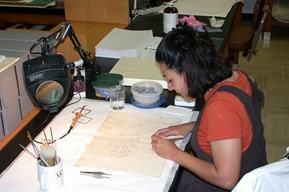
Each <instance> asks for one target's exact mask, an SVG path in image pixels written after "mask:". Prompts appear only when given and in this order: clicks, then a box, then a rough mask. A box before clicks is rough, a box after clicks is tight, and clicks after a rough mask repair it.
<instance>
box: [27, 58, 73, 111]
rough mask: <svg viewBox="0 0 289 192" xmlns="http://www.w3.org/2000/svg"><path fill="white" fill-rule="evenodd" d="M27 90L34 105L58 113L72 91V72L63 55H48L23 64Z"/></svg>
mask: <svg viewBox="0 0 289 192" xmlns="http://www.w3.org/2000/svg"><path fill="white" fill-rule="evenodd" d="M23 71H24V77H25V83H26V88H27V90H28V93H29V95H30V97H31V98H32V100H33V101H34V103H35V104H36V105H38V106H40V107H41V108H42V109H44V110H48V111H49V112H51V113H53V112H57V111H58V108H59V107H61V106H62V105H63V104H64V103H66V101H67V99H68V96H69V93H70V92H71V91H72V86H71V75H70V70H69V69H68V67H67V65H66V61H65V59H64V57H63V56H62V55H46V56H42V57H37V58H34V59H31V60H28V61H25V62H24V63H23Z"/></svg>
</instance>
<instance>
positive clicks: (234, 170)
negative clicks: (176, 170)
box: [170, 138, 242, 190]
mask: <svg viewBox="0 0 289 192" xmlns="http://www.w3.org/2000/svg"><path fill="white" fill-rule="evenodd" d="M211 148H212V156H213V161H214V163H209V162H206V161H203V160H201V159H199V158H196V157H195V156H192V155H191V154H188V153H185V152H183V151H181V150H178V151H177V150H176V151H174V153H172V156H171V157H170V158H171V160H173V161H175V162H176V163H178V164H180V165H182V166H183V167H185V168H187V169H188V170H190V171H191V172H192V173H193V174H195V175H197V176H198V177H200V178H202V179H204V180H205V181H207V182H209V183H211V184H213V185H216V186H218V187H221V188H224V189H228V190H231V189H233V188H234V186H235V185H236V184H237V182H238V180H239V174H240V168H241V156H242V142H241V139H240V138H236V139H226V140H219V141H213V142H211Z"/></svg>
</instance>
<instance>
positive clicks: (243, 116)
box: [197, 70, 253, 155]
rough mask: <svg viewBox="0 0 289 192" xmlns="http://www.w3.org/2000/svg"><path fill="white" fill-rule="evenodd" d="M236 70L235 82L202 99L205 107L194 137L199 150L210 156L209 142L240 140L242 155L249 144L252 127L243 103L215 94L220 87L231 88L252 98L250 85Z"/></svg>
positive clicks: (211, 92) (225, 94)
mask: <svg viewBox="0 0 289 192" xmlns="http://www.w3.org/2000/svg"><path fill="white" fill-rule="evenodd" d="M235 71H236V72H237V73H238V77H237V79H236V81H234V82H231V81H225V82H221V83H219V84H218V85H217V86H216V87H215V88H213V89H212V90H211V91H210V92H209V93H208V94H207V95H206V96H205V100H206V102H207V104H206V107H205V109H204V112H203V116H202V119H201V123H200V126H199V130H198V133H197V138H198V143H199V145H200V147H201V149H203V150H204V151H205V152H206V153H208V154H209V155H211V154H212V151H211V146H210V142H211V141H216V140H224V139H232V138H241V139H242V145H243V150H242V151H243V152H244V151H245V150H246V149H247V148H248V147H249V145H250V143H251V141H252V137H253V132H252V125H251V122H250V119H249V117H248V114H247V112H246V109H245V108H244V106H243V104H242V102H241V101H240V100H239V99H238V98H237V97H235V96H234V95H232V94H231V93H228V92H216V93H215V91H216V90H217V89H218V88H219V87H220V86H221V85H231V86H235V87H237V88H239V89H241V90H243V91H245V92H246V93H247V94H249V95H250V96H252V90H251V86H250V82H249V81H248V79H247V77H246V76H245V75H244V74H243V73H242V72H240V71H238V70H235ZM214 93H215V94H214Z"/></svg>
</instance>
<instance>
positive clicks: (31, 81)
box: [23, 21, 100, 113]
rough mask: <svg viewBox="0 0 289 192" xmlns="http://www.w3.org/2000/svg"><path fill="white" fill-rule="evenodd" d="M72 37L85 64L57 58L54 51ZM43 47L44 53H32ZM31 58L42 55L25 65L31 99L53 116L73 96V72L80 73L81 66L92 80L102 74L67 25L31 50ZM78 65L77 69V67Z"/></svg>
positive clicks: (44, 38)
mask: <svg viewBox="0 0 289 192" xmlns="http://www.w3.org/2000/svg"><path fill="white" fill-rule="evenodd" d="M67 34H68V35H69V37H70V39H71V41H72V43H73V44H74V46H75V47H74V48H75V50H76V51H77V52H78V53H79V55H80V57H81V59H82V61H81V62H75V63H73V62H72V63H67V62H66V60H65V58H64V56H63V55H60V54H56V51H55V47H56V45H57V44H58V42H59V41H62V40H64V38H65V36H66V35H67ZM38 45H41V53H40V52H33V50H34V49H35V47H37V46H38ZM30 54H31V55H33V54H40V55H41V56H40V57H35V58H33V59H30V60H27V61H25V62H23V73H24V81H25V85H26V89H27V91H28V95H29V96H30V98H31V99H32V101H33V102H34V104H36V105H37V106H39V107H40V108H42V109H43V110H48V111H49V112H50V113H53V112H57V111H58V109H59V108H60V107H62V106H63V105H64V104H66V103H67V102H68V101H69V100H70V99H71V98H70V97H71V96H72V95H73V87H72V78H71V74H70V69H72V68H75V67H77V72H78V73H80V70H81V65H82V66H83V67H85V68H86V69H87V70H86V71H89V74H87V76H88V77H89V78H93V77H95V76H96V75H97V74H98V73H100V71H99V70H100V69H99V66H95V64H94V62H93V61H92V60H91V59H90V57H89V54H88V53H87V51H86V50H84V49H82V48H81V46H80V43H79V41H78V40H77V38H76V36H75V34H74V31H73V29H72V27H71V25H70V23H69V22H68V21H65V22H64V24H63V25H62V27H61V28H60V29H59V30H58V31H56V32H54V33H53V34H51V35H50V36H48V37H42V38H40V39H39V40H38V41H36V42H35V43H34V44H33V45H32V47H31V48H30ZM77 65H78V66H77Z"/></svg>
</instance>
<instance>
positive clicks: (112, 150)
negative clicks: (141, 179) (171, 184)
mask: <svg viewBox="0 0 289 192" xmlns="http://www.w3.org/2000/svg"><path fill="white" fill-rule="evenodd" d="M180 123H181V119H179V118H174V117H168V116H161V115H160V116H158V115H148V114H134V113H129V112H110V113H109V115H108V117H107V118H106V119H105V121H104V122H103V124H102V125H101V126H100V128H99V129H98V131H97V132H96V134H95V135H94V137H93V139H92V141H91V142H90V143H89V145H88V146H87V147H86V149H85V151H84V153H83V154H82V156H81V158H80V159H79V160H78V162H77V163H76V165H77V166H85V167H94V168H99V169H109V170H114V171H122V172H129V173H134V174H139V175H145V176H154V177H160V176H161V174H162V171H163V169H164V166H165V163H166V160H165V159H163V158H161V157H159V156H158V155H157V154H156V153H155V152H154V151H153V150H152V147H151V144H150V141H151V139H150V137H151V135H152V134H153V133H154V132H155V131H157V130H158V129H160V128H164V127H168V126H170V125H177V124H180Z"/></svg>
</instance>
